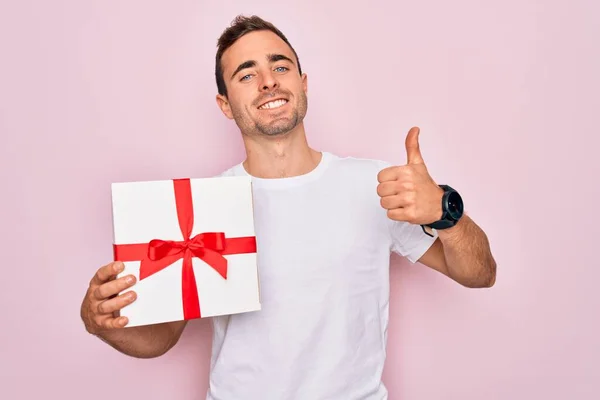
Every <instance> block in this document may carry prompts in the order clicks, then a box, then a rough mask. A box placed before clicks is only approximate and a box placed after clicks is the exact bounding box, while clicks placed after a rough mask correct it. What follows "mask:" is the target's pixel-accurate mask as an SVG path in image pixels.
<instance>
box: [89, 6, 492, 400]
mask: <svg viewBox="0 0 600 400" xmlns="http://www.w3.org/2000/svg"><path fill="white" fill-rule="evenodd" d="M215 72H216V80H217V87H218V95H217V104H218V106H219V108H220V109H221V111H222V112H223V114H224V115H225V116H227V117H228V118H230V119H233V120H235V123H236V124H237V126H238V127H239V129H240V131H241V133H242V139H243V141H244V144H245V148H246V152H247V158H246V159H245V160H244V162H242V163H240V164H239V165H236V166H234V167H232V168H231V169H229V170H227V171H225V172H224V173H223V174H222V176H234V175H250V176H252V177H253V178H252V179H253V196H254V202H255V203H254V207H255V218H256V235H257V245H258V249H259V250H258V251H259V263H260V264H259V268H260V278H261V301H262V310H261V311H258V312H252V313H244V314H237V315H233V316H225V317H215V318H212V321H213V327H214V334H213V351H212V357H211V373H210V387H209V391H208V394H207V398H208V399H210V400H217V399H218V400H221V399H226V400H230V399H233V400H238V399H244V400H254V399H256V400H258V399H260V400H269V399H277V400H284V399H285V400H288V399H293V400H295V399H298V400H318V399H340V400H342V399H343V400H353V399H356V400H358V399H377V400H380V399H386V398H387V390H386V388H385V386H384V385H383V384H382V383H381V375H382V370H383V366H384V361H385V345H386V341H387V325H388V299H389V258H390V252H391V251H394V252H396V253H398V254H400V255H402V256H404V257H406V258H407V259H408V260H410V261H411V262H413V263H414V262H420V263H422V264H424V265H426V266H428V267H431V268H433V269H435V270H437V271H439V272H440V273H442V274H445V275H447V276H448V277H449V278H451V279H453V280H455V281H456V282H458V283H460V284H462V285H464V286H466V287H472V288H475V287H490V286H492V285H493V284H494V281H495V270H496V264H495V262H494V259H493V257H492V255H491V251H490V248H489V244H488V240H487V238H486V235H485V233H484V232H483V231H482V230H481V229H480V228H479V227H478V226H477V225H476V224H475V223H474V222H473V221H472V220H471V219H470V218H469V217H468V216H466V215H462V203H461V198H460V196H459V195H458V193H457V192H455V191H453V190H452V189H451V188H449V187H446V186H439V185H438V184H436V183H435V182H434V180H433V179H432V178H431V177H430V176H429V174H428V172H427V168H426V166H425V164H424V161H423V158H422V156H421V153H420V150H419V144H418V134H419V130H418V128H413V129H411V130H410V131H409V132H408V135H407V137H406V152H407V164H406V165H400V166H391V165H388V164H387V163H384V162H382V161H377V160H368V159H358V158H352V157H346V158H342V157H338V156H336V155H334V154H331V153H328V152H319V151H316V150H314V149H312V148H311V147H310V146H309V145H308V144H307V140H306V136H305V131H304V125H303V120H304V117H305V115H306V112H307V77H306V74H304V73H303V72H302V69H301V67H300V62H299V59H298V56H297V54H296V52H295V51H294V49H293V48H292V46H291V45H290V44H289V42H288V41H287V39H286V37H285V36H284V35H283V34H282V33H281V32H280V31H279V30H278V29H277V28H275V27H274V26H273V25H272V24H270V23H268V22H266V21H264V20H262V19H260V18H258V17H251V18H244V17H238V18H237V19H236V20H235V21H234V23H233V24H232V26H231V27H229V28H228V29H226V30H225V32H224V33H223V35H222V36H221V37H220V39H219V42H218V52H217V57H216V68H215ZM122 269H123V266H122V264H121V263H111V264H108V265H106V266H104V267H102V268H100V269H99V270H98V271H97V273H96V274H95V276H94V277H93V279H92V281H91V283H90V286H89V290H88V291H87V294H86V297H85V299H84V301H83V304H82V318H83V321H84V322H85V326H86V329H87V331H88V332H90V333H92V334H94V335H97V336H98V337H99V338H101V339H102V340H104V341H106V342H107V343H109V344H110V345H111V346H113V347H114V348H116V349H117V350H119V351H121V352H123V353H125V354H128V355H131V356H134V357H157V356H160V355H162V354H164V353H165V352H167V351H168V350H169V349H171V348H172V347H173V346H174V345H175V344H176V343H177V341H178V340H179V337H180V335H181V333H182V331H183V329H184V327H185V326H186V322H185V321H183V322H173V323H166V324H158V325H153V326H141V327H132V328H128V329H122V328H124V327H125V326H126V324H127V320H126V318H124V317H119V316H118V312H119V310H120V309H121V308H122V307H123V306H125V305H127V304H129V303H131V302H132V301H135V288H134V287H133V286H134V284H135V282H134V280H133V279H130V278H131V277H129V278H128V277H122V278H120V279H114V278H115V275H116V274H118V273H119V272H120V271H122ZM128 289H130V290H128ZM122 291H125V293H126V294H121V295H118V296H116V297H115V295H117V294H118V293H120V292H122Z"/></svg>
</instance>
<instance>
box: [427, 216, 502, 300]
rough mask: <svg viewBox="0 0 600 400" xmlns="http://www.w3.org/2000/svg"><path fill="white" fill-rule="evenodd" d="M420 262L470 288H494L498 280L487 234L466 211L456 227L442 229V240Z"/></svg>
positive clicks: (439, 237)
mask: <svg viewBox="0 0 600 400" xmlns="http://www.w3.org/2000/svg"><path fill="white" fill-rule="evenodd" d="M419 262H421V263H422V264H423V265H426V266H428V267H431V268H433V269H435V270H437V271H439V272H441V273H443V274H444V275H446V276H448V277H450V278H452V279H453V280H455V281H456V282H458V283H460V284H461V285H463V286H466V287H470V288H481V287H491V286H493V285H494V283H495V281H496V261H495V260H494V257H493V256H492V252H491V250H490V244H489V241H488V238H487V235H486V234H485V232H483V230H481V228H480V227H479V226H478V225H477V224H476V223H475V222H474V221H473V220H472V219H471V218H470V217H469V216H468V215H466V214H465V215H463V217H462V218H461V219H460V220H459V222H458V223H457V224H456V225H455V226H454V227H452V228H449V229H444V230H439V231H438V240H436V241H435V243H434V244H433V245H432V246H431V248H430V249H429V250H428V251H427V252H426V253H425V254H424V255H423V256H422V257H421V259H419Z"/></svg>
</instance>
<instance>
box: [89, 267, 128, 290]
mask: <svg viewBox="0 0 600 400" xmlns="http://www.w3.org/2000/svg"><path fill="white" fill-rule="evenodd" d="M124 269H125V265H124V264H123V263H122V262H120V261H115V262H112V263H110V264H106V265H105V266H103V267H100V268H99V269H98V271H96V274H95V275H94V277H93V278H92V284H95V285H102V284H103V283H105V282H108V281H109V280H110V279H111V278H113V277H115V276H116V275H118V274H119V273H120V272H121V271H123V270H124Z"/></svg>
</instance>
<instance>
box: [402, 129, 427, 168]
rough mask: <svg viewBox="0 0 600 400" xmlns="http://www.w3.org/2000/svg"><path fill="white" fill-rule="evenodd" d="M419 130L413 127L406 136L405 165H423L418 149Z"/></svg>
mask: <svg viewBox="0 0 600 400" xmlns="http://www.w3.org/2000/svg"><path fill="white" fill-rule="evenodd" d="M419 132H420V130H419V128H417V127H414V128H411V129H410V131H408V134H407V135H406V141H405V146H406V162H407V164H424V161H423V157H422V156H421V149H420V147H419Z"/></svg>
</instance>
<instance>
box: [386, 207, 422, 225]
mask: <svg viewBox="0 0 600 400" xmlns="http://www.w3.org/2000/svg"><path fill="white" fill-rule="evenodd" d="M414 214H415V212H414V207H403V208H394V209H392V210H388V212H387V216H388V218H390V219H393V220H395V221H406V222H413V221H414Z"/></svg>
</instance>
